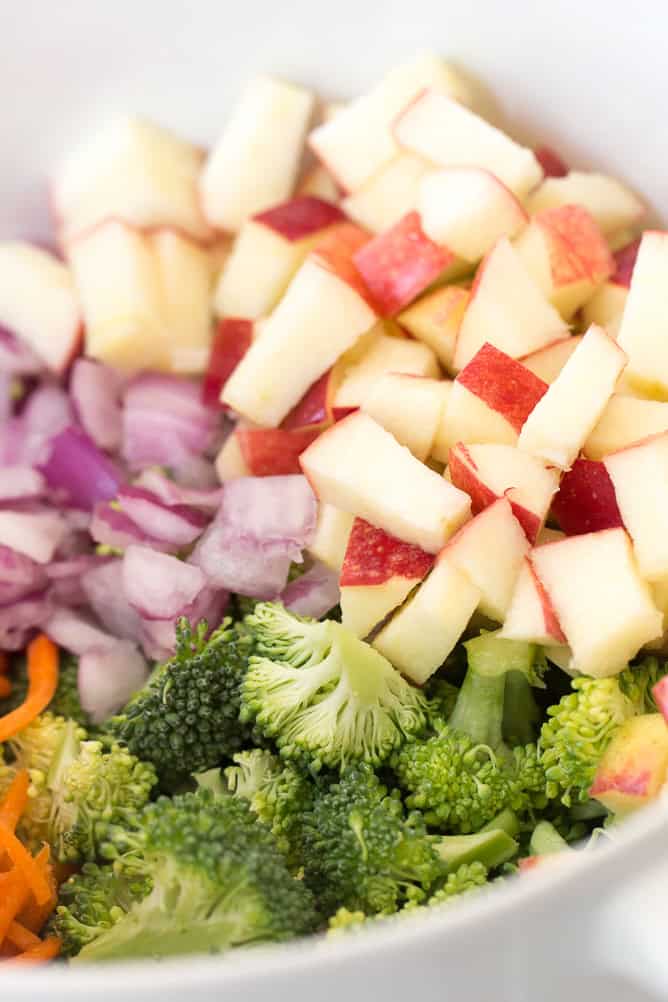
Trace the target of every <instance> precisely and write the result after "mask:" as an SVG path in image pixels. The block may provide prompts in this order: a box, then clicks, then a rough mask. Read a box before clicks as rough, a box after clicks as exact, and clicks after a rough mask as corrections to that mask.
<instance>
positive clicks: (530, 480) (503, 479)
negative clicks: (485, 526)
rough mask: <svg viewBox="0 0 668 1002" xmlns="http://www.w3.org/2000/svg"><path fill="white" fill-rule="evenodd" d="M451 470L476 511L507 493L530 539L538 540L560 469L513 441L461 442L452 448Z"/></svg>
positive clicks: (449, 464) (458, 485) (453, 480)
mask: <svg viewBox="0 0 668 1002" xmlns="http://www.w3.org/2000/svg"><path fill="white" fill-rule="evenodd" d="M448 470H449V472H450V479H451V481H452V483H453V484H454V485H455V487H459V488H460V489H461V490H463V491H466V493H467V494H468V495H469V497H470V498H471V507H472V510H473V513H474V515H477V514H478V513H479V512H481V511H483V510H484V509H485V508H487V507H489V505H490V504H493V503H494V502H495V501H497V500H498V499H499V498H503V497H505V498H507V499H508V501H509V502H510V504H511V506H512V509H513V514H514V516H515V518H516V519H517V521H518V522H519V523H520V525H521V526H522V528H523V529H524V532H525V534H526V537H527V539H528V540H529V542H530V543H535V542H536V539H537V537H538V533H539V532H540V530H541V528H542V527H543V524H544V522H545V519H546V517H547V513H548V511H549V509H550V503H551V501H552V498H553V496H554V494H555V492H556V491H557V489H558V486H559V473H558V471H557V470H554V469H551V468H549V467H546V466H545V464H544V463H542V462H541V461H540V460H538V459H535V458H534V457H533V456H529V455H528V454H527V453H526V452H522V451H521V450H520V449H517V448H515V447H514V446H512V445H499V444H497V443H486V444H476V445H464V444H463V443H461V442H459V443H458V444H457V445H455V446H453V448H452V449H451V450H450V457H449V462H448Z"/></svg>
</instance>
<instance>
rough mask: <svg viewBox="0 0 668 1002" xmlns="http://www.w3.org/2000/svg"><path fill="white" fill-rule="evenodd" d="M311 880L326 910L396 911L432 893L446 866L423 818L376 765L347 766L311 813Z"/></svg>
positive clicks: (307, 839) (307, 874)
mask: <svg viewBox="0 0 668 1002" xmlns="http://www.w3.org/2000/svg"><path fill="white" fill-rule="evenodd" d="M302 837H303V841H304V879H305V881H306V882H307V884H308V885H309V886H310V887H311V889H312V890H313V892H314V894H315V895H316V899H317V900H318V902H319V904H320V905H321V906H322V909H323V911H324V912H325V913H330V914H331V913H333V912H335V911H336V910H337V909H338V908H341V907H345V908H348V909H350V910H351V911H363V912H365V913H366V914H369V915H375V914H391V913H393V912H395V911H397V909H398V908H400V907H401V906H402V905H403V904H404V903H405V902H406V901H409V900H423V899H424V898H426V896H427V895H428V893H429V892H430V890H431V889H432V887H433V886H434V885H435V884H436V882H437V881H438V879H439V878H440V877H441V876H442V875H443V874H444V872H445V866H444V864H443V863H442V861H441V859H440V857H439V855H438V853H437V852H436V851H435V849H434V847H433V845H432V842H431V840H430V838H429V837H428V836H427V834H426V832H425V829H424V827H423V825H422V823H421V820H420V819H418V818H414V817H409V818H406V816H405V814H404V809H403V805H402V803H401V798H400V796H399V794H398V792H397V791H393V792H392V793H390V794H388V791H387V789H386V788H385V787H384V786H383V785H382V784H381V782H380V780H379V779H378V777H377V776H376V774H375V773H374V771H373V769H372V768H371V766H370V765H369V764H368V763H366V762H358V763H355V764H353V765H349V766H347V767H346V768H345V769H344V770H343V772H342V774H341V777H340V779H339V780H338V782H336V783H334V784H333V785H332V786H330V787H329V788H328V789H323V790H321V791H320V792H319V793H318V794H317V795H316V797H315V800H314V804H313V808H312V810H311V811H309V812H307V814H306V815H305V816H304V823H303V833H302Z"/></svg>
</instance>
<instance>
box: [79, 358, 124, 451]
mask: <svg viewBox="0 0 668 1002" xmlns="http://www.w3.org/2000/svg"><path fill="white" fill-rule="evenodd" d="M122 382H123V381H122V379H121V378H120V376H119V375H118V373H117V372H116V371H115V369H111V368H109V366H106V365H101V364H100V363H99V362H95V361H93V359H91V358H78V359H77V360H76V362H75V363H74V365H73V366H72V371H71V373H70V396H71V397H72V404H73V407H74V410H75V412H76V415H77V417H78V419H79V421H80V422H81V426H82V427H83V429H84V431H85V432H86V434H87V435H88V436H89V437H90V438H91V439H92V440H93V442H94V443H95V445H97V446H98V447H99V448H100V449H105V450H107V451H110V452H111V451H115V450H117V449H118V448H119V447H120V445H121V439H122V434H121V432H122V425H121V393H122Z"/></svg>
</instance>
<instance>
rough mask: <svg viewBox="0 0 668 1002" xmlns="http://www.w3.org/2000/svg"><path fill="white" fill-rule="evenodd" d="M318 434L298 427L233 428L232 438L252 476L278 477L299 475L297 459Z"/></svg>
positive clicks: (314, 430)
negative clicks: (291, 429) (234, 437)
mask: <svg viewBox="0 0 668 1002" xmlns="http://www.w3.org/2000/svg"><path fill="white" fill-rule="evenodd" d="M319 434H320V432H319V431H318V429H308V428H300V429H295V430H293V431H287V430H286V429H285V428H247V427H241V428H237V429H236V430H235V432H234V435H235V436H236V438H237V441H238V443H239V449H240V450H241V455H242V456H243V459H244V463H245V465H246V467H247V469H248V471H249V473H250V476H252V477H281V476H287V475H289V474H291V473H301V466H300V465H299V457H300V455H301V454H302V452H303V451H304V449H306V448H307V447H308V446H309V445H310V444H311V442H313V441H315V439H316V438H317V437H318V435H319Z"/></svg>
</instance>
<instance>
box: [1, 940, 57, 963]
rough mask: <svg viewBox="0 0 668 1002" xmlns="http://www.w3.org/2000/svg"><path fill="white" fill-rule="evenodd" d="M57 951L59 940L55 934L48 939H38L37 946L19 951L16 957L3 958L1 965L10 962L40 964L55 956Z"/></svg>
mask: <svg viewBox="0 0 668 1002" xmlns="http://www.w3.org/2000/svg"><path fill="white" fill-rule="evenodd" d="M59 953H60V940H59V939H58V937H57V936H49V938H48V939H45V940H42V941H40V943H39V944H38V945H37V946H33V947H31V948H30V949H29V950H24V951H23V953H19V954H18V955H17V956H16V957H10V958H9V960H3V961H2V966H5V967H6V966H8V965H10V964H41V963H44V962H45V961H47V960H52V959H53V958H54V957H57V956H58V954H59Z"/></svg>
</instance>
